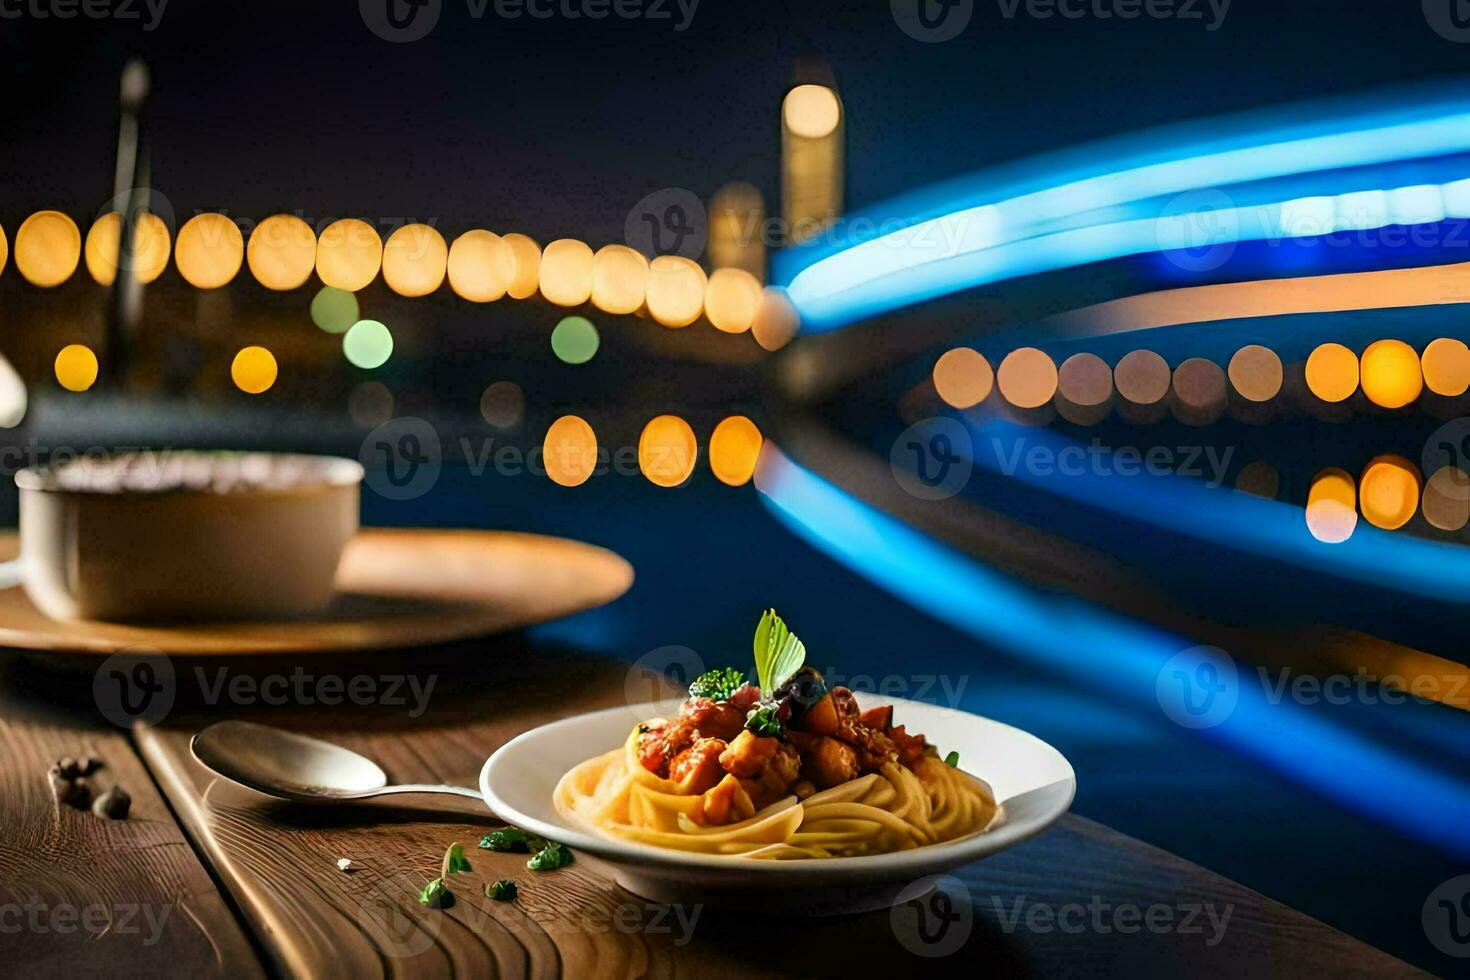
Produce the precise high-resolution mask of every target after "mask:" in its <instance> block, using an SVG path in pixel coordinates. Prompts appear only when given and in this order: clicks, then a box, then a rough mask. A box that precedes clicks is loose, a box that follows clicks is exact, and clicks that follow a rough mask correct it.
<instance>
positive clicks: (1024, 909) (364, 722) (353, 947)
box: [138, 641, 1418, 980]
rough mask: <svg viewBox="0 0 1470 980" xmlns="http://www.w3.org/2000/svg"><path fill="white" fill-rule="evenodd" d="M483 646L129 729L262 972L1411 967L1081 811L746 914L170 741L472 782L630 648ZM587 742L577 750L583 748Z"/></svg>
mask: <svg viewBox="0 0 1470 980" xmlns="http://www.w3.org/2000/svg"><path fill="white" fill-rule="evenodd" d="M479 653H480V663H481V665H482V666H480V667H478V668H476V669H473V670H469V671H466V670H465V669H464V664H465V663H466V661H467V660H468V659H469V657H468V655H467V654H466V653H465V652H464V651H459V652H452V651H451V652H448V653H447V654H446V656H445V657H444V658H443V659H442V661H441V662H437V663H436V662H433V661H430V660H426V659H423V658H419V659H416V660H415V661H414V662H413V663H411V664H410V665H409V666H408V667H406V668H405V667H404V666H403V665H402V664H401V663H400V666H399V669H400V670H402V669H408V670H411V671H414V672H418V673H419V674H421V675H423V677H421V681H422V680H424V679H426V678H427V677H428V676H433V677H435V678H436V685H435V694H434V696H433V698H432V700H431V704H430V706H429V709H428V711H427V712H425V713H424V714H423V715H422V716H420V717H408V716H407V714H405V713H404V712H403V711H401V710H399V711H397V712H386V711H384V710H382V709H380V708H379V709H373V708H371V707H363V706H341V707H335V708H331V709H326V708H323V707H321V706H313V705H294V706H285V707H279V708H271V709H266V708H260V707H231V708H229V709H225V708H223V707H222V706H220V705H213V706H210V707H209V708H208V709H207V710H200V709H195V710H193V711H192V712H191V711H190V710H188V709H182V710H179V711H176V712H175V714H174V715H172V716H170V717H169V718H168V719H167V720H165V721H164V722H163V723H162V724H161V725H159V726H157V727H154V728H151V729H146V730H143V731H140V732H139V734H138V741H139V747H140V751H141V752H142V754H143V756H144V758H145V759H146V760H147V761H148V762H149V764H150V765H151V766H152V768H153V771H154V773H155V775H156V777H157V778H158V781H159V784H160V786H161V787H162V788H163V790H164V792H165V793H166V794H167V796H168V797H169V799H170V800H171V801H172V803H173V805H174V808H175V809H176V811H177V812H178V814H179V816H180V819H181V820H182V822H183V823H184V825H185V826H186V828H187V829H188V831H189V833H190V834H191V835H192V836H193V837H194V838H195V840H196V843H197V844H198V846H199V847H200V849H201V851H202V853H204V854H205V855H206V857H207V859H208V860H209V861H210V862H211V864H212V865H213V867H214V869H215V872H216V874H217V875H218V876H219V878H220V879H221V881H222V882H223V883H224V886H225V887H226V888H227V889H228V890H229V891H230V893H231V894H232V896H233V897H234V900H235V902H236V903H237V904H238V905H239V907H240V908H241V910H242V912H243V914H244V916H245V918H246V921H247V922H248V924H249V927H250V928H251V930H252V931H253V932H254V933H255V934H256V936H257V937H258V938H259V941H260V943H261V945H262V946H263V947H264V949H265V950H266V952H267V955H268V956H269V957H270V958H271V960H272V961H273V962H272V966H273V967H274V968H275V969H276V970H277V971H279V972H282V973H288V974H292V975H300V976H321V975H329V974H330V975H350V976H410V977H443V976H456V975H473V976H507V977H553V976H573V977H582V976H599V977H602V976H608V977H621V976H654V977H698V978H700V980H716V978H722V977H749V976H834V977H851V976H872V975H875V974H882V975H895V976H906V975H909V974H910V973H913V972H919V971H922V970H925V969H930V968H933V969H943V970H944V971H945V972H954V971H963V972H966V973H968V974H977V973H978V974H982V975H1056V974H1059V973H1064V974H1066V975H1095V976H1129V977H1136V976H1155V975H1170V976H1175V975H1180V974H1187V973H1191V972H1199V973H1202V974H1205V975H1212V976H1247V975H1249V976H1290V977H1300V976H1327V975H1334V976H1336V975H1373V976H1409V975H1418V974H1417V971H1415V970H1413V969H1412V968H1411V967H1409V966H1408V965H1406V964H1404V963H1402V962H1400V961H1398V960H1396V959H1393V958H1392V957H1389V956H1387V955H1386V954H1383V953H1381V952H1379V951H1377V950H1374V949H1372V948H1371V947H1368V946H1366V945H1364V944H1362V943H1359V942H1357V941H1355V940H1353V939H1351V938H1350V937H1347V936H1345V935H1343V934H1342V933H1340V932H1337V931H1335V930H1333V929H1331V928H1330V927H1328V926H1326V925H1324V924H1323V923H1321V922H1318V921H1316V920H1313V919H1311V918H1309V917H1307V916H1304V915H1301V914H1300V913H1297V912H1295V911H1293V910H1291V909H1289V908H1286V907H1285V906H1282V905H1280V904H1279V903H1276V902H1273V901H1271V900H1269V899H1267V898H1265V897H1263V896H1261V895H1259V894H1257V893H1254V892H1252V891H1250V890H1249V889H1246V888H1244V887H1242V886H1240V885H1238V884H1235V883H1233V882H1231V881H1229V880H1227V879H1224V878H1222V877H1220V876H1218V875H1215V874H1212V873H1211V872H1209V871H1206V870H1204V869H1202V868H1199V867H1197V866H1195V865H1192V864H1190V863H1189V862H1186V861H1183V860H1182V859H1179V858H1176V857H1173V856H1171V855H1169V854H1167V853H1165V852H1163V851H1160V850H1158V849H1156V848H1153V847H1150V846H1148V845H1146V844H1143V843H1141V842H1139V841H1136V840H1133V839H1131V838H1128V837H1126V836H1124V835H1121V834H1118V833H1116V832H1114V831H1111V830H1109V829H1107V828H1105V827H1102V826H1100V825H1098V824H1096V823H1093V822H1091V821H1088V820H1086V819H1084V818H1082V817H1079V816H1069V817H1067V818H1065V819H1064V820H1063V821H1062V823H1061V824H1059V825H1058V826H1057V827H1056V828H1054V829H1053V830H1051V831H1050V832H1048V833H1046V834H1044V835H1043V836H1041V837H1040V838H1038V839H1036V840H1033V841H1030V842H1027V843H1025V844H1023V845H1020V846H1018V847H1016V848H1014V849H1013V850H1010V851H1007V852H1005V853H1002V854H1000V855H997V856H995V857H992V858H990V859H988V860H986V861H983V862H979V863H977V864H975V865H972V866H970V867H968V868H965V869H962V870H961V871H960V872H959V873H958V874H957V875H956V876H954V877H953V878H950V879H947V880H945V881H943V882H941V883H940V887H939V890H938V891H937V892H932V893H929V894H928V895H926V896H924V897H922V898H920V899H918V900H916V901H915V902H912V903H909V904H906V905H903V906H900V907H898V908H897V909H896V910H893V911H886V912H878V913H869V914H863V915H856V916H845V917H835V918H825V919H791V918H786V919H777V918H772V917H762V916H760V915H759V913H758V910H739V911H731V910H727V909H720V908H715V907H701V906H693V907H688V908H677V907H676V908H673V909H669V908H666V907H660V906H654V905H651V904H649V903H647V902H645V901H643V900H642V899H640V898H638V897H637V896H635V895H632V894H629V893H628V892H626V891H624V890H622V889H621V888H619V887H618V886H617V885H615V884H614V883H613V882H612V880H611V877H610V875H609V874H608V873H607V870H606V868H605V867H604V866H601V865H600V864H599V863H598V862H597V861H596V860H595V859H593V858H589V857H586V856H579V859H578V861H577V863H575V864H574V865H573V866H571V867H570V868H567V869H563V870H560V871H556V872H552V873H546V874H535V873H531V872H529V871H527V870H526V869H525V866H524V865H525V856H524V855H510V854H492V853H490V852H487V851H482V850H479V849H478V848H476V847H475V846H474V845H475V843H476V842H477V841H478V840H479V838H480V837H481V836H482V835H483V834H484V833H486V832H487V831H488V830H490V829H493V828H496V827H499V826H501V823H500V822H499V821H497V820H496V819H495V818H494V817H493V816H492V815H491V814H489V813H488V812H486V811H485V810H483V809H481V808H479V807H477V806H476V805H475V804H474V802H473V801H469V800H465V801H456V800H452V799H448V798H443V799H440V798H429V797H421V798H418V799H409V800H396V801H394V802H392V803H387V804H381V805H380V804H376V803H367V804H357V805H349V806H342V807H332V808H311V807H301V806H295V805H289V804H284V803H279V802H275V801H271V800H268V799H266V798H264V797H260V796H257V795H255V794H253V793H251V792H249V791H247V790H243V789H241V788H239V787H235V786H233V785H230V784H227V783H225V782H223V781H220V780H218V779H216V778H215V777H213V776H212V774H210V773H209V772H207V771H206V770H204V769H203V768H202V767H201V766H199V765H198V764H197V763H196V762H194V760H193V759H192V757H191V756H190V754H189V749H188V742H189V739H190V737H191V736H192V734H193V733H194V732H195V731H197V730H198V729H199V728H200V727H202V726H203V725H205V724H208V723H209V722H212V721H216V720H219V719H221V718H223V717H241V718H249V719H251V720H255V721H263V722H266V723H270V724H276V725H280V726H282V727H287V728H291V729H294V730H298V731H302V732H307V733H310V734H313V735H316V736H318V737H323V738H327V739H330V740H332V741H335V742H339V743H340V744H343V745H347V746H349V747H351V748H353V749H355V750H357V751H360V752H362V753H364V754H365V755H368V756H369V757H370V758H372V759H374V760H375V761H376V762H378V763H379V764H380V765H381V766H382V767H383V768H384V769H385V770H386V771H387V773H388V776H389V779H390V781H394V782H423V781H430V782H452V783H458V784H460V785H464V786H473V785H475V783H476V780H477V777H478V773H479V770H480V767H481V765H482V763H483V762H484V760H485V758H486V757H487V756H488V755H489V754H490V753H491V752H492V751H494V749H495V748H496V747H497V746H499V745H500V744H502V743H503V742H504V741H506V740H507V739H509V738H510V737H512V736H514V735H516V734H518V733H519V732H522V731H524V730H526V729H527V728H529V727H532V726H534V725H536V724H540V723H542V722H545V721H549V720H552V719H554V718H558V717H564V716H566V715H570V714H575V713H579V712H581V711H585V710H590V709H593V708H597V707H605V706H609V705H613V704H617V703H621V702H622V701H624V700H625V699H626V698H627V697H628V694H627V693H626V692H627V691H628V689H629V688H628V683H627V682H628V678H629V676H630V675H629V674H628V671H627V666H626V665H620V664H617V663H613V662H607V661H600V660H591V659H583V658H579V657H576V656H573V655H570V654H562V653H555V654H554V655H537V653H533V652H532V651H530V650H528V649H525V648H519V647H516V646H515V644H514V641H500V642H499V643H498V644H493V645H487V646H483V647H481V648H479ZM538 653H540V651H538ZM456 665H457V667H456ZM357 666H358V668H359V669H360V662H359V663H358V665H357ZM276 669H279V668H276ZM344 669H345V668H344ZM639 683H641V682H639ZM633 688H634V689H635V690H638V684H637V683H635V684H634V685H633ZM639 693H640V695H641V694H645V693H647V692H644V691H641V690H640V691H639ZM640 700H641V697H640ZM598 748H600V747H598V746H589V747H588V751H589V754H590V753H592V752H595V751H596V750H597V749H598ZM454 841H459V842H462V843H463V844H464V845H465V846H466V849H467V853H468V854H469V857H470V860H471V862H472V863H473V866H474V868H473V871H472V872H470V873H467V874H463V875H459V876H456V877H455V878H454V879H453V881H452V885H453V887H452V890H453V892H454V893H455V895H456V897H457V901H456V903H455V905H454V906H453V907H452V908H449V909H447V910H442V911H441V910H435V909H431V908H428V907H426V906H424V905H421V904H420V903H419V902H418V900H417V896H418V892H419V889H420V888H421V887H422V886H423V884H424V883H425V882H426V881H428V880H429V879H430V878H433V877H436V876H437V875H438V866H439V862H440V860H441V858H442V856H443V852H444V849H445V847H446V846H447V845H448V844H450V843H451V842H454ZM343 857H345V858H349V859H350V860H351V861H352V862H353V869H352V870H351V871H349V872H347V873H344V872H342V871H339V870H338V869H337V867H336V862H337V860H338V859H339V858H343ZM501 877H511V878H514V879H515V880H516V881H517V882H518V883H519V885H520V889H521V891H520V898H519V900H518V901H517V902H516V903H514V904H504V903H498V902H494V901H491V900H489V899H487V898H485V897H484V896H483V894H482V887H483V885H484V883H486V882H489V881H493V880H494V879H496V878H501ZM951 947H952V948H951Z"/></svg>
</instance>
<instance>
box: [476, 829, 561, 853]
mask: <svg viewBox="0 0 1470 980" xmlns="http://www.w3.org/2000/svg"><path fill="white" fill-rule="evenodd" d="M480 846H481V847H483V848H484V849H485V850H487V851H506V852H509V853H511V854H529V853H531V852H533V851H539V850H541V848H543V847H545V846H546V841H544V840H542V839H541V838H540V837H536V836H534V835H533V834H528V833H526V832H525V831H524V830H517V829H516V828H514V827H506V828H505V829H504V830H492V831H491V832H490V833H488V834H486V835H485V836H484V837H482V838H480Z"/></svg>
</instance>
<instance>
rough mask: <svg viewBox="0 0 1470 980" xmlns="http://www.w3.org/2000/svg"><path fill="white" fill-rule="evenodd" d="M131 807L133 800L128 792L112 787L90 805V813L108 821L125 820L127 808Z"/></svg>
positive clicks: (119, 787) (118, 787)
mask: <svg viewBox="0 0 1470 980" xmlns="http://www.w3.org/2000/svg"><path fill="white" fill-rule="evenodd" d="M132 805H133V798H132V797H131V796H129V795H128V791H127V790H125V789H123V788H122V787H121V786H114V787H112V789H110V790H108V791H107V792H105V793H103V794H102V795H101V796H99V797H97V801H96V802H95V803H93V804H92V812H93V813H95V814H97V816H99V817H106V818H107V819H108V820H126V819H127V818H128V808H129V807H130V806H132Z"/></svg>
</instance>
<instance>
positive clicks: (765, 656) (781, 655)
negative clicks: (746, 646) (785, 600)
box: [755, 609, 806, 697]
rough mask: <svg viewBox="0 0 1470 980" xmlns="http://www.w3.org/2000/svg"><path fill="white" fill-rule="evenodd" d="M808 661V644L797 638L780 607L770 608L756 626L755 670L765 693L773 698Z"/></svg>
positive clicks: (764, 695) (765, 695)
mask: <svg viewBox="0 0 1470 980" xmlns="http://www.w3.org/2000/svg"><path fill="white" fill-rule="evenodd" d="M804 663H806V644H804V643H802V642H801V640H799V639H797V638H796V636H795V635H794V634H792V632H791V630H789V629H787V628H786V623H785V621H783V620H782V619H781V617H780V616H777V615H776V610H774V609H767V610H766V611H765V613H764V614H762V616H761V621H760V623H758V624H757V625H756V628H755V673H756V679H757V680H758V681H759V682H760V686H761V696H762V697H771V696H772V695H773V694H775V692H776V688H778V687H780V686H781V685H782V684H784V683H786V682H787V681H788V680H790V679H791V678H792V676H793V675H795V674H796V672H797V671H798V670H800V669H801V667H802V664H804Z"/></svg>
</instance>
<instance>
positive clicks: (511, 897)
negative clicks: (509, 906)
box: [485, 878, 520, 902]
mask: <svg viewBox="0 0 1470 980" xmlns="http://www.w3.org/2000/svg"><path fill="white" fill-rule="evenodd" d="M519 893H520V890H519V889H518V888H516V883H515V882H513V881H511V880H510V879H509V878H501V879H500V880H499V881H495V882H491V883H490V884H487V885H486V886H485V897H486V898H493V899H495V900H496V901H497V902H514V901H515V900H516V895H518V894H519Z"/></svg>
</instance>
